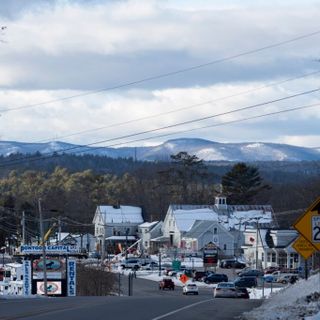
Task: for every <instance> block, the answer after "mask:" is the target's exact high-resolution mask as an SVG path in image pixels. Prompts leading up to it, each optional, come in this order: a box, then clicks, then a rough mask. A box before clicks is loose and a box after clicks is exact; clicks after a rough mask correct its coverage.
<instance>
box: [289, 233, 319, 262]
mask: <svg viewBox="0 0 320 320" xmlns="http://www.w3.org/2000/svg"><path fill="white" fill-rule="evenodd" d="M292 248H293V249H294V250H296V251H297V252H298V253H299V254H300V255H301V256H302V257H303V258H304V259H305V260H308V259H309V258H310V257H311V256H312V254H313V253H314V252H316V251H317V249H316V248H315V247H314V246H313V245H312V244H311V243H310V242H309V241H308V240H306V239H305V238H304V237H303V236H301V235H300V236H299V237H298V238H297V239H296V241H295V242H294V243H293V244H292Z"/></svg>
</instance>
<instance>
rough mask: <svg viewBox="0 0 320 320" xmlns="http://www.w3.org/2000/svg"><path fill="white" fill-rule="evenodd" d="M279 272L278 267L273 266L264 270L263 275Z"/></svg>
mask: <svg viewBox="0 0 320 320" xmlns="http://www.w3.org/2000/svg"><path fill="white" fill-rule="evenodd" d="M279 270H280V269H279V267H273V266H271V267H267V268H265V269H264V274H271V273H273V272H275V271H279Z"/></svg>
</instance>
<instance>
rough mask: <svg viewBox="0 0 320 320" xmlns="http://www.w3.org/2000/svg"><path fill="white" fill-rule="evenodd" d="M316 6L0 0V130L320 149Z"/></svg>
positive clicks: (5, 135)
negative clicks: (293, 109)
mask: <svg viewBox="0 0 320 320" xmlns="http://www.w3.org/2000/svg"><path fill="white" fill-rule="evenodd" d="M319 16H320V0H318V1H312V0H305V1H298V0H290V1H289V0H283V1H276V0H272V1H270V0H269V1H266V0H265V1H264V0H260V1H249V0H241V1H240V0H229V1H222V0H221V1H209V0H207V1H206V0H171V1H169V0H159V1H155V0H128V1H126V0H114V1H108V0H86V1H84V0H63V1H62V0H50V1H49V0H29V1H25V0H11V1H1V2H0V27H2V28H1V31H0V114H1V116H0V139H1V140H2V141H23V142H46V141H53V140H57V141H65V142H70V143H76V144H89V143H93V142H97V141H106V140H109V139H114V140H113V141H112V145H115V143H119V146H123V145H128V146H134V145H136V146H141V145H157V144H160V143H162V142H164V141H166V140H168V139H176V138H182V137H183V138H203V139H208V140H211V141H217V142H233V143H236V142H273V143H286V144H291V145H297V146H306V147H320V129H319V120H320V106H318V105H317V103H318V102H319V91H313V92H311V93H307V92H309V91H312V90H315V89H318V88H319V79H320V47H319V43H320V27H319V23H318V21H319ZM302 93H303V94H302ZM297 94H301V95H299V96H296V95H297ZM290 96H294V97H291V98H289V97H290ZM283 98H285V99H283ZM276 100H280V101H276ZM271 101H274V102H272V103H270V102H271ZM265 103H268V104H265ZM319 103H320V102H319ZM313 104H315V106H313V107H308V108H303V109H299V110H295V111H290V112H282V111H285V110H289V109H292V108H300V107H304V106H310V105H313ZM253 105H257V106H256V107H255V108H250V109H245V110H242V111H237V112H230V111H234V110H236V109H241V108H246V107H248V106H253ZM279 111H281V112H282V113H277V112H279ZM270 113H275V114H273V115H268V114H270ZM217 115H219V116H217ZM203 118H204V119H203ZM248 118H253V119H248ZM200 119H203V120H201V121H200ZM245 119H246V120H245ZM181 123H184V124H181ZM176 124H181V125H176ZM166 127H167V128H166ZM201 127H206V128H203V129H200V128H201ZM160 128H163V129H161V130H157V131H154V132H149V133H146V134H144V135H141V136H139V138H146V140H145V141H143V140H142V141H139V142H132V141H133V140H135V139H134V138H132V137H130V135H134V134H136V133H140V132H142V131H152V130H155V129H160ZM123 136H126V138H121V137H123ZM130 141H131V142H130ZM101 145H105V146H108V145H110V142H109V144H108V142H104V143H102V144H101Z"/></svg>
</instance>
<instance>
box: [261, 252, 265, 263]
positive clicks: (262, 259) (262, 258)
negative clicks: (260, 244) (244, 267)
mask: <svg viewBox="0 0 320 320" xmlns="http://www.w3.org/2000/svg"><path fill="white" fill-rule="evenodd" d="M261 261H264V252H261Z"/></svg>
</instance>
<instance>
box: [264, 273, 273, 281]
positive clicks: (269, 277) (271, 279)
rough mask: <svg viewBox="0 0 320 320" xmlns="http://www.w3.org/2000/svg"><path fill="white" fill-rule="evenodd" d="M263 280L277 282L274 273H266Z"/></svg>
mask: <svg viewBox="0 0 320 320" xmlns="http://www.w3.org/2000/svg"><path fill="white" fill-rule="evenodd" d="M263 280H264V282H268V283H271V282H275V278H274V276H273V275H272V274H266V275H264V276H263Z"/></svg>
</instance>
